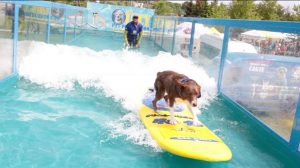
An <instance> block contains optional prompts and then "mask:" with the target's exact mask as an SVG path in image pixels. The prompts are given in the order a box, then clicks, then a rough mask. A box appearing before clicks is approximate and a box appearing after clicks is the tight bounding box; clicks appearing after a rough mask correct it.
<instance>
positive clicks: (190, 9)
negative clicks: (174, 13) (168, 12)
mask: <svg viewBox="0 0 300 168" xmlns="http://www.w3.org/2000/svg"><path fill="white" fill-rule="evenodd" d="M181 8H182V10H183V12H184V16H185V17H192V16H195V13H194V11H195V5H194V4H193V2H192V0H190V1H185V2H184V3H183V4H182V6H181Z"/></svg>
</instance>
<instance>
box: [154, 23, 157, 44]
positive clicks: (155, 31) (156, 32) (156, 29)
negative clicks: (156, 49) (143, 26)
mask: <svg viewBox="0 0 300 168" xmlns="http://www.w3.org/2000/svg"><path fill="white" fill-rule="evenodd" d="M155 20H156V22H155V23H156V24H155V28H156V31H155V32H154V33H155V35H154V43H156V36H157V25H158V22H157V19H155Z"/></svg>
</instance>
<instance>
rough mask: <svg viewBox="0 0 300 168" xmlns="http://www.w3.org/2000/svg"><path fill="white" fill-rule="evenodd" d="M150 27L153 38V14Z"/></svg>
mask: <svg viewBox="0 0 300 168" xmlns="http://www.w3.org/2000/svg"><path fill="white" fill-rule="evenodd" d="M150 22H151V23H150V28H149V30H150V39H151V36H152V30H153V16H152V17H151V19H150Z"/></svg>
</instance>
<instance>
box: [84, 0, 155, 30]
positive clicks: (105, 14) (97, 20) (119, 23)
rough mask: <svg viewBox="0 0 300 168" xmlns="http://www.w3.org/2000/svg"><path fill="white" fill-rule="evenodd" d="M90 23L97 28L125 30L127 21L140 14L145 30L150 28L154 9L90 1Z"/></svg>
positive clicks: (140, 20)
mask: <svg viewBox="0 0 300 168" xmlns="http://www.w3.org/2000/svg"><path fill="white" fill-rule="evenodd" d="M87 8H88V9H89V10H90V11H91V12H90V14H89V24H90V25H91V26H92V27H94V28H97V29H101V30H109V31H124V28H125V26H126V24H127V23H129V22H130V21H132V17H133V16H134V15H137V16H139V22H140V23H141V24H142V25H143V31H149V30H150V25H151V24H150V22H151V17H152V16H153V15H154V10H153V9H147V8H136V7H129V6H117V5H109V4H100V3H93V2H88V4H87Z"/></svg>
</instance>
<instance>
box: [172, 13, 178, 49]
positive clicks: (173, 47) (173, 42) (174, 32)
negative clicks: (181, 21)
mask: <svg viewBox="0 0 300 168" xmlns="http://www.w3.org/2000/svg"><path fill="white" fill-rule="evenodd" d="M176 25H177V20H176V19H175V20H174V27H173V40H172V50H171V54H172V55H175V54H176V53H174V49H175V40H176V38H175V37H176Z"/></svg>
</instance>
